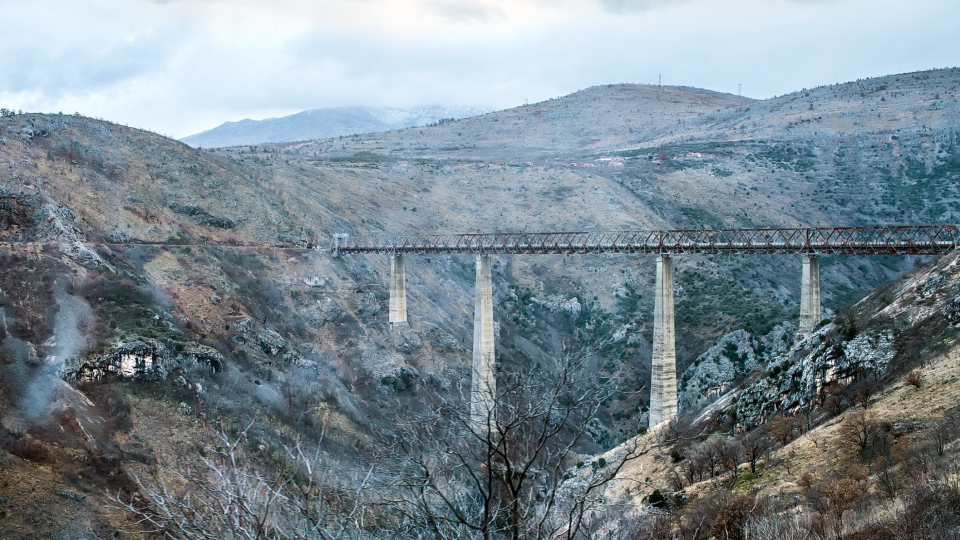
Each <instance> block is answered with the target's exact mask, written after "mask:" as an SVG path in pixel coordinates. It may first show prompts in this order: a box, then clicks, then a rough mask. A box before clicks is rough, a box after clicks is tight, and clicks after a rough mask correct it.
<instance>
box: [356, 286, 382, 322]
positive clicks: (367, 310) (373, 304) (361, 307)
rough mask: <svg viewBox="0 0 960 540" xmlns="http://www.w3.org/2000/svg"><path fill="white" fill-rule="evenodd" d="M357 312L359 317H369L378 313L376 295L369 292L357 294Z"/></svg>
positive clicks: (378, 306) (378, 305)
mask: <svg viewBox="0 0 960 540" xmlns="http://www.w3.org/2000/svg"><path fill="white" fill-rule="evenodd" d="M357 296H358V298H357V314H358V315H360V316H361V317H370V316H373V315H376V314H377V313H380V301H379V300H377V295H376V294H374V293H372V292H369V293H363V294H359V295H357Z"/></svg>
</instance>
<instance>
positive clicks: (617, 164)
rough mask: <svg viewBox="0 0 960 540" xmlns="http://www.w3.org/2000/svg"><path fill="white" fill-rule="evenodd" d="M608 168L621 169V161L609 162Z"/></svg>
mask: <svg viewBox="0 0 960 540" xmlns="http://www.w3.org/2000/svg"><path fill="white" fill-rule="evenodd" d="M610 166H611V167H623V162H622V161H611V162H610Z"/></svg>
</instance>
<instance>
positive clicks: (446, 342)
mask: <svg viewBox="0 0 960 540" xmlns="http://www.w3.org/2000/svg"><path fill="white" fill-rule="evenodd" d="M427 342H428V343H430V346H431V347H432V348H433V349H434V350H435V351H443V352H451V351H459V350H460V342H459V341H457V338H456V336H454V335H453V334H451V333H449V332H445V331H443V330H442V329H441V328H440V327H438V326H432V327H431V328H430V329H429V330H427Z"/></svg>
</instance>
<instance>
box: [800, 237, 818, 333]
mask: <svg viewBox="0 0 960 540" xmlns="http://www.w3.org/2000/svg"><path fill="white" fill-rule="evenodd" d="M819 323H820V259H818V258H817V257H814V256H811V255H805V256H804V257H803V273H802V274H801V276H800V324H799V325H798V328H797V339H798V340H799V339H806V338H808V337H810V334H811V333H813V329H814V328H816V326H817V324H819Z"/></svg>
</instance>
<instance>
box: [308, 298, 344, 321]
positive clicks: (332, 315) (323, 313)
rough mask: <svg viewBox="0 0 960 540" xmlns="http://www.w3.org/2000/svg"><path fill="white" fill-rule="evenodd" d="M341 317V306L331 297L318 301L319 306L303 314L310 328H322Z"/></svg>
mask: <svg viewBox="0 0 960 540" xmlns="http://www.w3.org/2000/svg"><path fill="white" fill-rule="evenodd" d="M339 316H340V306H338V305H337V303H336V302H334V301H333V300H332V299H331V298H330V297H329V296H324V297H323V298H322V299H320V300H317V305H316V306H315V307H313V308H311V309H309V310H307V311H304V312H303V320H305V321H306V322H307V324H309V325H310V326H313V327H320V326H323V325H324V324H326V323H328V322H330V321H333V320H335V319H336V318H337V317H339Z"/></svg>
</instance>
